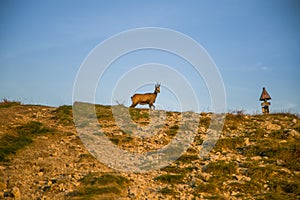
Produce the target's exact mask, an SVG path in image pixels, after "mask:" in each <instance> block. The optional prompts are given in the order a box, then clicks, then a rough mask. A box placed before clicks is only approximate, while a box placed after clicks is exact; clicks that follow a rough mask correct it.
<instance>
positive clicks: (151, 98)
mask: <svg viewBox="0 0 300 200" xmlns="http://www.w3.org/2000/svg"><path fill="white" fill-rule="evenodd" d="M157 93H160V84H156V85H155V90H154V92H153V93H146V94H135V95H133V96H132V97H131V101H132V104H131V106H130V107H131V108H134V107H135V106H136V105H137V104H141V105H145V104H149V108H150V109H151V107H153V108H154V109H155V106H154V105H153V104H154V103H155V99H156V97H157Z"/></svg>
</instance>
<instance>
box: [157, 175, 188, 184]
mask: <svg viewBox="0 0 300 200" xmlns="http://www.w3.org/2000/svg"><path fill="white" fill-rule="evenodd" d="M183 178H184V175H182V174H163V175H160V176H158V177H156V178H154V180H155V181H160V182H162V183H168V184H178V183H182V182H183V181H182V180H183Z"/></svg>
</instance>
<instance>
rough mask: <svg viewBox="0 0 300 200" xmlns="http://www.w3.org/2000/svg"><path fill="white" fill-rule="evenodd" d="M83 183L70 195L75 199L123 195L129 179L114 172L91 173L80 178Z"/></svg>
mask: <svg viewBox="0 0 300 200" xmlns="http://www.w3.org/2000/svg"><path fill="white" fill-rule="evenodd" d="M80 182H81V185H80V187H79V189H78V191H76V192H72V193H69V194H68V196H72V197H75V199H99V198H100V199H101V198H112V199H114V198H116V197H120V196H122V193H124V190H125V189H126V186H127V185H128V184H129V180H128V179H127V178H125V177H122V176H119V175H114V174H103V175H100V174H98V173H90V174H88V175H86V176H85V177H84V178H82V179H81V180H80Z"/></svg>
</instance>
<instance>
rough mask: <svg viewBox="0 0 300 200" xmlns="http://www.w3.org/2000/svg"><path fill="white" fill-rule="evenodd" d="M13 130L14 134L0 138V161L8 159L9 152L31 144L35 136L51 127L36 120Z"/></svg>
mask: <svg viewBox="0 0 300 200" xmlns="http://www.w3.org/2000/svg"><path fill="white" fill-rule="evenodd" d="M13 131H14V132H15V133H16V134H14V135H12V134H6V135H4V136H3V137H2V138H1V139H0V162H3V161H8V160H7V157H8V156H9V155H10V154H15V153H16V152H17V151H18V150H19V149H22V148H24V147H25V146H28V145H29V144H31V143H32V142H33V138H34V137H35V136H38V135H42V134H46V133H49V132H53V130H52V129H49V128H47V127H45V126H44V125H43V124H42V123H40V122H36V121H31V122H28V123H27V124H25V125H21V126H18V127H16V128H14V129H13Z"/></svg>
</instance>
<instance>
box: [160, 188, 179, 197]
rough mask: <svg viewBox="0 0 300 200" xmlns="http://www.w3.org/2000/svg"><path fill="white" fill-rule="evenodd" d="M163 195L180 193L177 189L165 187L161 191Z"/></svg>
mask: <svg viewBox="0 0 300 200" xmlns="http://www.w3.org/2000/svg"><path fill="white" fill-rule="evenodd" d="M159 192H160V193H161V194H162V195H172V196H175V195H177V194H178V192H176V191H175V190H173V189H171V188H168V187H164V188H162V189H161V190H160V191H159Z"/></svg>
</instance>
